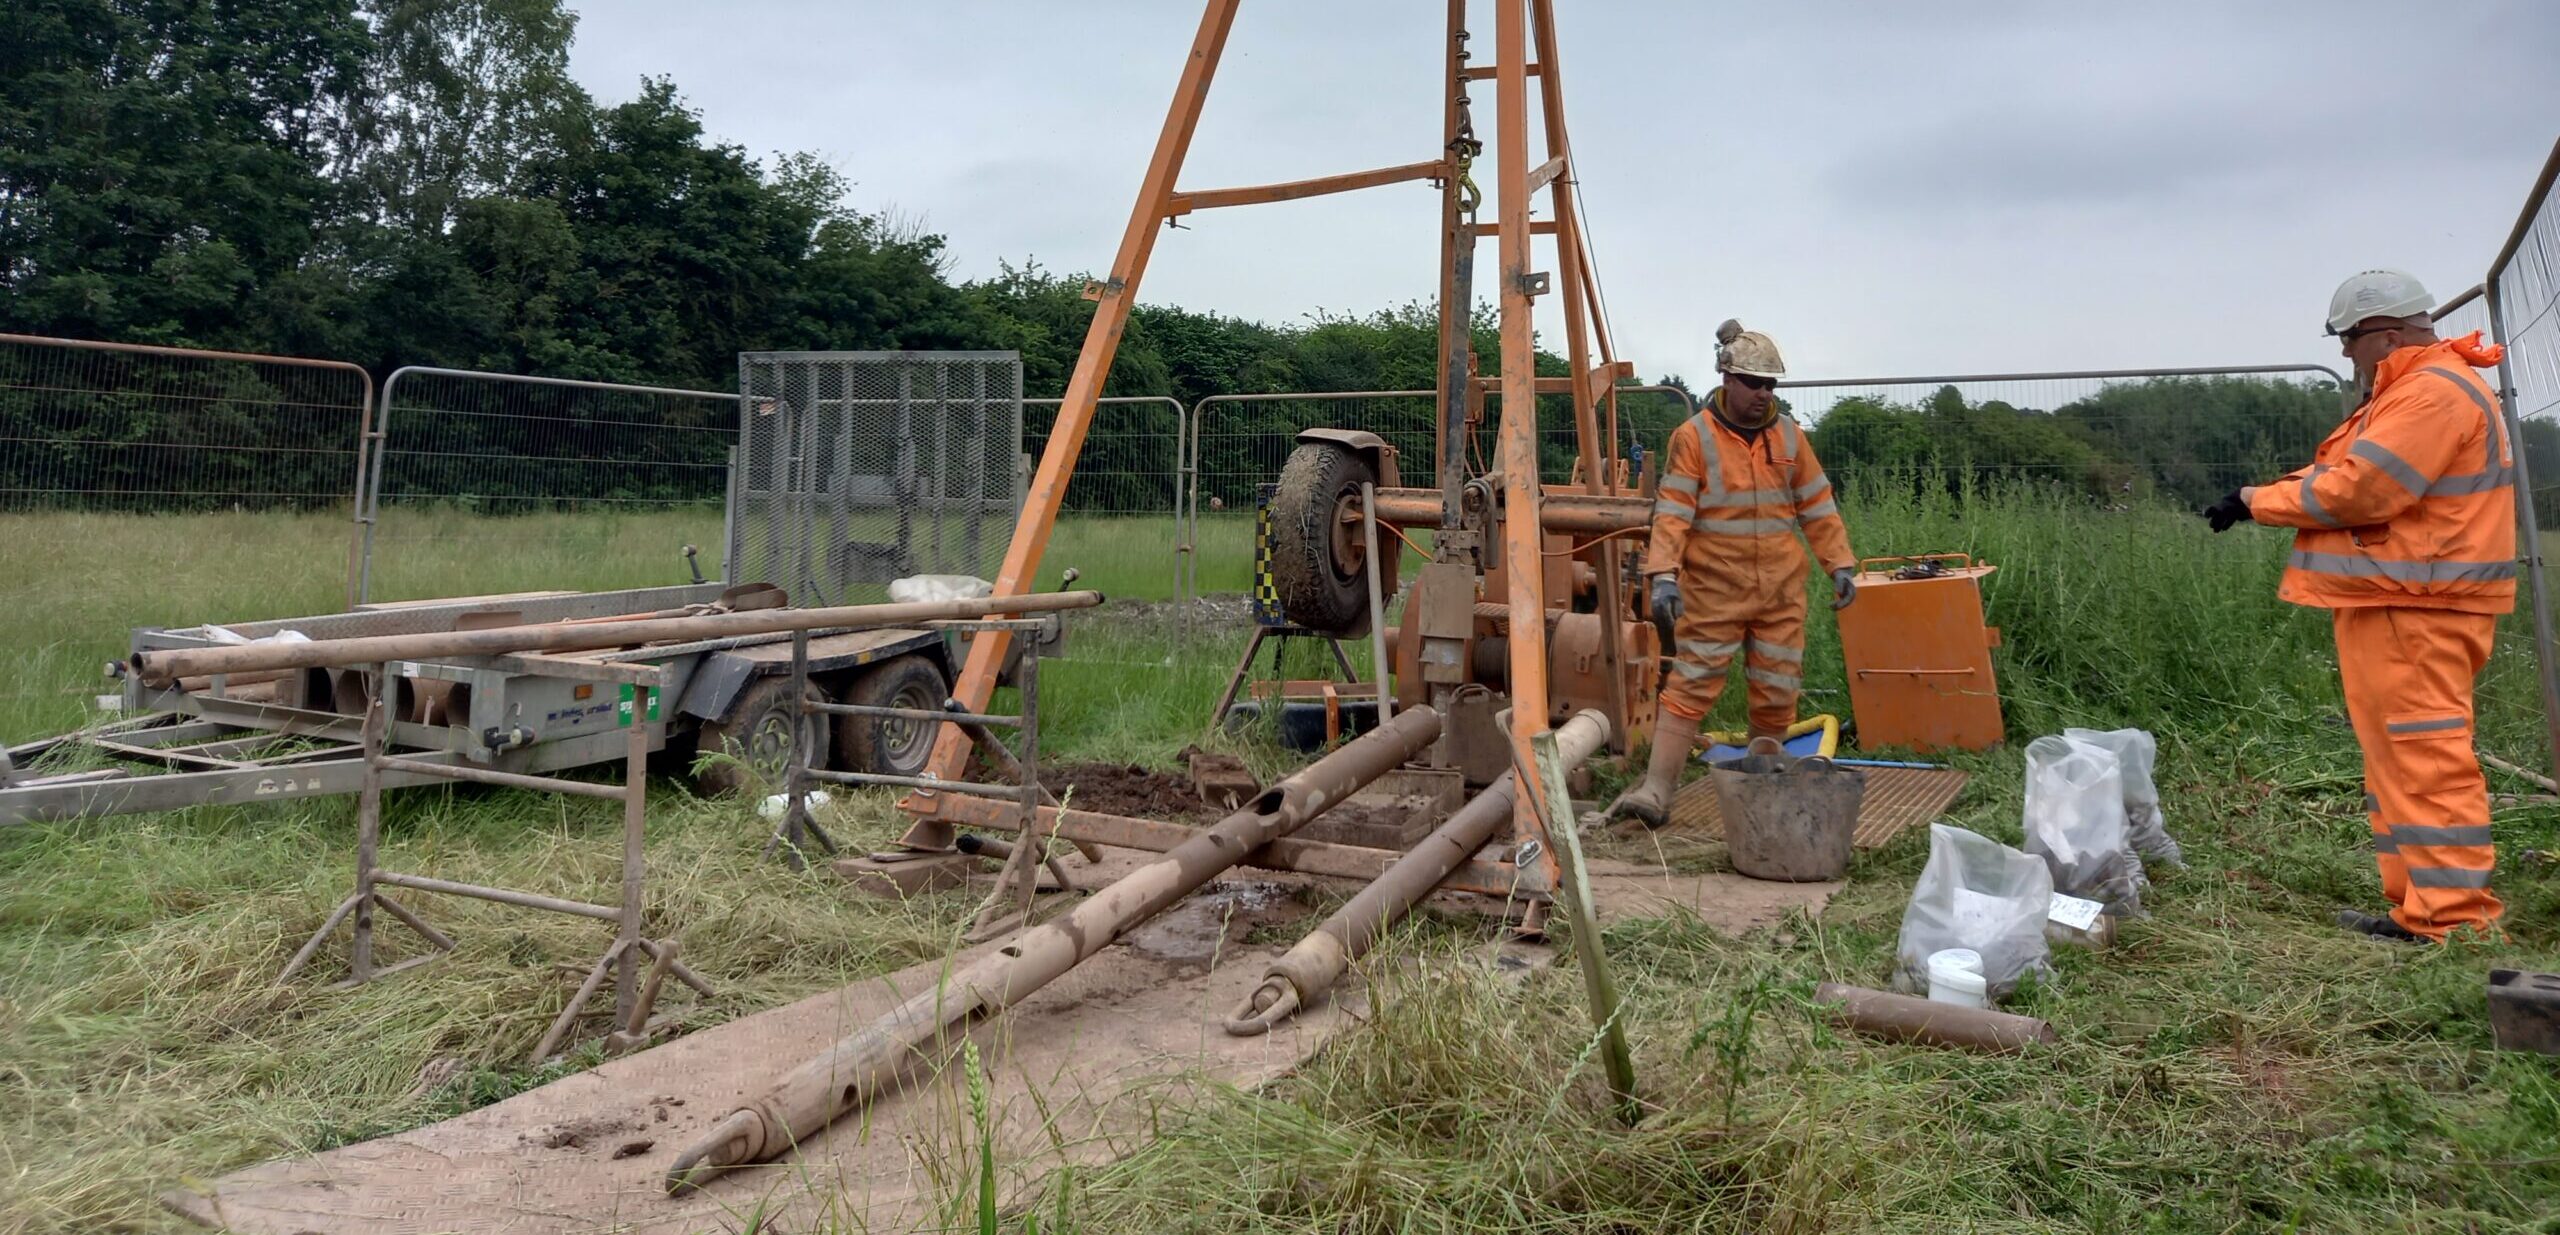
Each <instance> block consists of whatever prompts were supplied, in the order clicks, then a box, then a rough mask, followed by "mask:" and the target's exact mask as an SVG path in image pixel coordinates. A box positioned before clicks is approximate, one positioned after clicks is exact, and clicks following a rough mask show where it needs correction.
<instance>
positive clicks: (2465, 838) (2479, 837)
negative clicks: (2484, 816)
mask: <svg viewBox="0 0 2560 1235" xmlns="http://www.w3.org/2000/svg"><path fill="white" fill-rule="evenodd" d="M2391 840H2392V842H2393V843H2394V844H2395V845H2486V844H2488V843H2489V842H2490V840H2491V837H2490V835H2489V825H2488V824H2485V823H2467V824H2462V825H2459V826H2455V827H2438V826H2436V825H2434V824H2427V823H2395V824H2392V825H2391Z"/></svg>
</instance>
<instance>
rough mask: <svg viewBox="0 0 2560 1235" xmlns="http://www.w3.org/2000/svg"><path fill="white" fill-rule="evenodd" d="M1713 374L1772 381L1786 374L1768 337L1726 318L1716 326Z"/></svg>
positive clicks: (1772, 341) (1784, 364)
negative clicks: (1736, 375) (1745, 328)
mask: <svg viewBox="0 0 2560 1235" xmlns="http://www.w3.org/2000/svg"><path fill="white" fill-rule="evenodd" d="M1716 372H1718V373H1739V374H1742V375H1743V376H1745V377H1765V378H1769V379H1771V380H1773V381H1774V380H1776V379H1778V378H1781V377H1785V376H1786V375H1787V362H1786V361H1784V360H1781V359H1779V358H1778V345H1777V343H1776V342H1775V341H1774V340H1772V339H1770V338H1769V336H1767V335H1765V334H1762V333H1760V332H1759V331H1757V330H1744V329H1743V328H1742V323H1741V322H1738V321H1735V320H1733V319H1732V318H1726V319H1725V322H1724V324H1723V325H1721V326H1718V327H1716Z"/></svg>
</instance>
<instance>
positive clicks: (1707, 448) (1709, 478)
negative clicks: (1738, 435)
mask: <svg viewBox="0 0 2560 1235" xmlns="http://www.w3.org/2000/svg"><path fill="white" fill-rule="evenodd" d="M1689 428H1690V430H1691V431H1693V432H1694V433H1696V434H1697V437H1698V459H1699V461H1700V462H1701V463H1703V464H1705V466H1704V467H1701V468H1699V469H1698V471H1699V472H1700V474H1702V475H1703V476H1705V478H1706V482H1707V493H1708V495H1709V496H1713V495H1715V494H1719V493H1722V492H1724V469H1723V468H1722V467H1721V466H1719V465H1718V463H1717V461H1716V430H1715V426H1714V425H1711V424H1708V423H1707V413H1705V412H1700V413H1698V414H1697V415H1695V416H1692V417H1690V418H1689Z"/></svg>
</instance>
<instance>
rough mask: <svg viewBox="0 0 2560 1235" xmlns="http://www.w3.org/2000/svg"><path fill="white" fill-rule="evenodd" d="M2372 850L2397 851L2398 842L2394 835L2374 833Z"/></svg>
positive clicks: (2398, 850) (2398, 847) (2377, 851)
mask: <svg viewBox="0 0 2560 1235" xmlns="http://www.w3.org/2000/svg"><path fill="white" fill-rule="evenodd" d="M2373 851H2374V852H2375V853H2398V852H2400V842H2399V840H2398V839H2397V838H2395V837H2389V836H2382V835H2376V836H2375V837H2374V838H2373Z"/></svg>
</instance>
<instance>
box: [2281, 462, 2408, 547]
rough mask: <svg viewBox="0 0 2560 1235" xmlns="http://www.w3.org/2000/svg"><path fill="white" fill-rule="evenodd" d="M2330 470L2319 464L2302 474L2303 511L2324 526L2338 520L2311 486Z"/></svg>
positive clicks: (2332, 525)
mask: <svg viewBox="0 0 2560 1235" xmlns="http://www.w3.org/2000/svg"><path fill="white" fill-rule="evenodd" d="M2356 445H2357V446H2358V447H2359V448H2361V447H2362V446H2363V445H2364V443H2362V442H2358V443H2356ZM2328 470H2329V468H2328V465H2327V464H2319V465H2315V466H2314V467H2313V468H2312V469H2311V470H2310V471H2308V472H2304V473H2303V474H2302V513H2304V514H2306V515H2309V516H2311V517H2312V518H2314V519H2317V520H2319V521H2320V526H2322V527H2337V526H2339V524H2338V520H2337V519H2336V518H2335V517H2334V516H2332V515H2331V514H2330V513H2329V508H2328V507H2326V506H2323V505H2321V504H2320V494H2319V493H2318V492H2317V491H2315V490H2313V489H2312V487H2311V482H2312V481H2315V480H2318V479H2319V478H2320V473H2322V472H2325V471H2328ZM2410 492H2412V493H2415V492H2417V490H2415V489H2412V490H2410Z"/></svg>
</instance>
